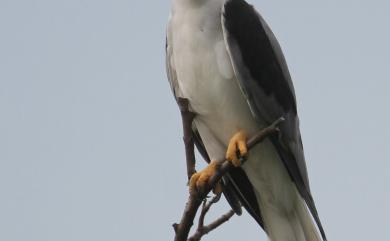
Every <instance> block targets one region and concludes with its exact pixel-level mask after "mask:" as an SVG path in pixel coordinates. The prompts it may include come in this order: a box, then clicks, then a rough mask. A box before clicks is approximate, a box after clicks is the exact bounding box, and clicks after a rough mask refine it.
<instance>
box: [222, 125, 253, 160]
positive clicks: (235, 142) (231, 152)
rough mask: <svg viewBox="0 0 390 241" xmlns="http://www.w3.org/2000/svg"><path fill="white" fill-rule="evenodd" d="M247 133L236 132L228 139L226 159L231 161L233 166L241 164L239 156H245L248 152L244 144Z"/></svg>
mask: <svg viewBox="0 0 390 241" xmlns="http://www.w3.org/2000/svg"><path fill="white" fill-rule="evenodd" d="M246 140H247V135H246V133H245V131H243V130H241V131H239V132H237V133H236V134H235V135H234V136H233V137H232V138H231V139H230V141H229V145H228V148H227V151H226V160H228V161H229V162H231V163H232V164H233V165H234V166H235V167H239V166H240V165H241V160H240V158H245V157H246V155H247V153H248V148H247V146H246Z"/></svg>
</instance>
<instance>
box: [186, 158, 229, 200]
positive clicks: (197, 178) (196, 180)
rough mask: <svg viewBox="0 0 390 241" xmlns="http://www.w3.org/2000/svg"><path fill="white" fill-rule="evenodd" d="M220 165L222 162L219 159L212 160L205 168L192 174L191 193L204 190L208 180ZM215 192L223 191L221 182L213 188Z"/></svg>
mask: <svg viewBox="0 0 390 241" xmlns="http://www.w3.org/2000/svg"><path fill="white" fill-rule="evenodd" d="M220 165H221V163H220V162H218V161H211V162H210V164H209V165H208V166H207V167H206V168H205V169H203V170H202V171H200V172H197V173H195V174H194V175H192V177H191V179H190V182H189V186H190V193H191V194H195V193H197V192H203V191H204V188H205V187H206V185H207V184H208V181H209V180H210V178H211V177H212V176H214V175H215V173H216V172H217V170H218V168H219V166H220ZM213 192H214V193H215V194H219V193H221V192H222V187H221V184H220V183H218V184H217V186H216V187H215V188H214V189H213Z"/></svg>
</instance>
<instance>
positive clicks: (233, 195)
mask: <svg viewBox="0 0 390 241" xmlns="http://www.w3.org/2000/svg"><path fill="white" fill-rule="evenodd" d="M169 27H170V26H169V24H168V30H167V38H166V46H165V50H166V71H167V76H168V81H169V84H170V86H171V89H172V92H173V95H174V97H175V99H176V100H177V98H178V97H180V89H179V86H178V81H177V75H176V71H175V66H174V59H173V54H172V52H173V51H172V48H173V46H172V44H171V41H170V28H169ZM193 137H194V143H195V145H196V147H197V149H198V151H199V153H200V154H201V155H202V157H203V158H204V159H205V160H206V162H208V163H209V162H210V158H209V156H208V154H207V151H206V148H205V146H204V144H203V141H202V138H201V137H200V135H199V133H198V131H197V129H196V127H195V126H193ZM223 186H224V187H223V194H224V196H225V198H226V200H227V201H228V202H229V204H230V206H231V207H232V209H233V210H234V211H235V213H236V214H238V215H241V213H242V211H241V205H243V206H244V207H245V208H246V209H247V210H248V212H249V213H250V214H251V215H252V216H253V218H254V219H255V220H256V221H257V222H258V223H259V224H260V226H262V227H263V220H262V218H261V213H260V209H259V207H258V205H257V201H256V196H255V193H254V191H253V190H254V189H253V187H252V184H251V183H250V182H249V179H248V177H247V176H246V174H245V172H244V171H242V170H241V168H235V169H233V170H232V171H231V172H230V173H229V174H227V175H225V176H224V177H223Z"/></svg>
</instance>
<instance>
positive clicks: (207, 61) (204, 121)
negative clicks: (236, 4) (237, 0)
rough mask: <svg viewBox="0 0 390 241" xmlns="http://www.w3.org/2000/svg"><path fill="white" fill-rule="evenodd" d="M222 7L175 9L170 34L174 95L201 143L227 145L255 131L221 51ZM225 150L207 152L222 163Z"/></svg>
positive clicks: (211, 3)
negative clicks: (184, 101) (190, 114)
mask: <svg viewBox="0 0 390 241" xmlns="http://www.w3.org/2000/svg"><path fill="white" fill-rule="evenodd" d="M177 2H179V1H177ZM184 2H185V1H184ZM223 2H224V1H220V0H214V1H205V2H204V3H203V5H201V6H197V7H196V8H195V7H193V8H191V7H189V6H188V5H185V4H184V5H181V4H176V5H175V6H174V11H173V14H172V16H171V21H170V27H169V28H170V29H171V31H170V32H171V35H172V36H170V40H171V41H172V46H173V59H174V60H173V61H174V63H172V64H173V66H175V69H176V74H177V79H178V84H179V89H180V92H181V95H182V97H185V98H188V99H189V100H190V104H191V107H192V109H193V111H194V112H196V113H197V117H196V120H195V123H196V125H197V127H198V130H199V132H200V134H201V136H202V139H203V141H204V142H208V140H207V139H210V140H209V143H215V142H218V143H221V144H223V145H226V144H227V142H228V141H229V138H230V137H231V136H232V135H233V134H234V132H236V131H237V130H239V129H246V130H247V131H249V132H252V131H255V130H257V129H258V125H257V124H256V123H255V121H254V120H253V117H252V115H251V113H250V110H249V107H248V105H247V103H246V100H245V99H244V97H243V95H242V93H241V91H240V89H239V86H238V84H237V80H236V78H235V75H234V71H233V68H232V64H231V61H230V57H229V55H228V52H227V50H226V46H225V42H224V38H223V32H222V25H221V10H222V4H223ZM181 3H183V2H181ZM187 4H188V3H187ZM205 144H206V143H205ZM210 145H215V144H210ZM206 148H207V145H206ZM224 148H225V147H222V148H220V149H221V150H220V151H215V150H214V151H212V150H210V149H211V148H207V149H208V151H209V152H211V153H215V155H217V156H218V157H221V155H222V156H223V155H224V150H223V149H224ZM214 149H215V148H214Z"/></svg>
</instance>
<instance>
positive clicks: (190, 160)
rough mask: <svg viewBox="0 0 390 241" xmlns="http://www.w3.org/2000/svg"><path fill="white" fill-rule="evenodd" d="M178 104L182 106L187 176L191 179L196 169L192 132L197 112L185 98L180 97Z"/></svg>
mask: <svg viewBox="0 0 390 241" xmlns="http://www.w3.org/2000/svg"><path fill="white" fill-rule="evenodd" d="M177 104H178V105H179V108H180V114H181V119H182V123H183V141H184V147H185V152H186V161H187V177H188V180H190V178H191V176H192V175H193V174H194V173H195V172H196V170H195V153H194V134H193V132H192V121H193V120H194V117H195V114H194V113H193V112H191V111H190V110H189V101H188V99H185V98H178V99H177Z"/></svg>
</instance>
